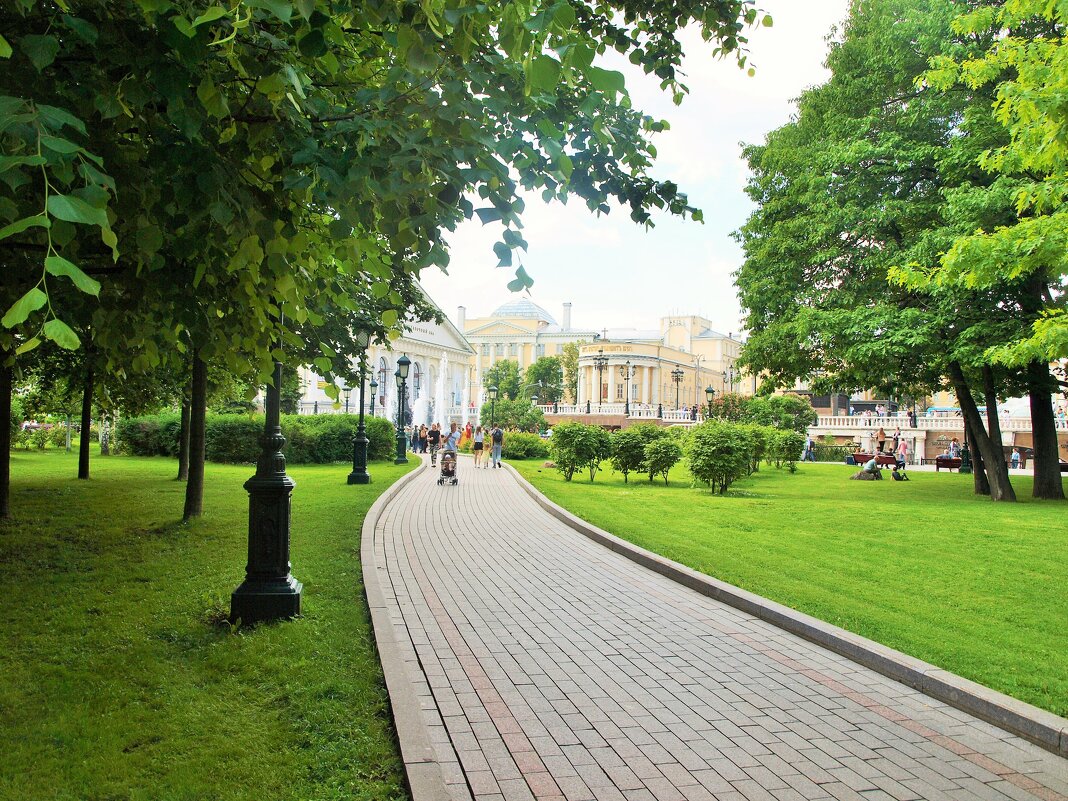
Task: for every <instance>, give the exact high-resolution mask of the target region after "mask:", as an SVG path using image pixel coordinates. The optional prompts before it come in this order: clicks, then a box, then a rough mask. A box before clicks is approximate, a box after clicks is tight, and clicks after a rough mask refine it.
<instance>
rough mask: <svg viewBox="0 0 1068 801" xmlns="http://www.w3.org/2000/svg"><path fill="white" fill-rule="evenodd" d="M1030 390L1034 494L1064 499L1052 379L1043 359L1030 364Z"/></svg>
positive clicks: (1052, 498)
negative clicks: (1052, 395) (1033, 450)
mask: <svg viewBox="0 0 1068 801" xmlns="http://www.w3.org/2000/svg"><path fill="white" fill-rule="evenodd" d="M1027 390H1028V393H1027V394H1028V398H1029V399H1030V401H1031V436H1032V437H1033V441H1034V449H1035V455H1034V462H1033V464H1034V470H1035V483H1034V489H1033V490H1032V492H1031V494H1032V495H1033V496H1034V497H1036V498H1045V499H1048V500H1064V484H1063V483H1062V481H1061V458H1060V446H1059V445H1058V443H1057V422H1056V420H1055V419H1054V417H1053V399H1052V398H1051V397H1050V395H1051V393H1052V392H1053V381H1052V377H1051V376H1050V373H1049V366H1048V365H1045V364H1042V363H1041V362H1031V363H1030V364H1028V365H1027Z"/></svg>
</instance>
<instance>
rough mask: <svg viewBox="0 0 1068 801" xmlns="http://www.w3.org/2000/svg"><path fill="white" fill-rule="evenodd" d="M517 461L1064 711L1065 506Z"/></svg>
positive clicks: (569, 492)
mask: <svg viewBox="0 0 1068 801" xmlns="http://www.w3.org/2000/svg"><path fill="white" fill-rule="evenodd" d="M540 464H541V463H540V462H513V465H514V466H515V467H517V468H518V469H519V471H520V472H521V473H522V474H523V475H525V476H526V477H527V478H528V479H530V480H531V481H532V482H533V483H534V485H535V486H536V487H538V488H539V489H540V490H542V491H543V492H544V493H545V494H546V495H547V496H548V497H549V498H551V499H552V500H554V501H556V502H557V503H559V504H561V505H562V506H565V507H566V508H568V509H569V510H571V511H572V512H574V513H575V514H577V515H579V516H580V517H582V518H584V519H585V520H588V521H590V522H591V523H594V524H595V525H597V526H600V527H601V528H603V529H605V530H607V531H610V532H612V533H613V534H616V535H618V536H620V537H623V538H625V539H627V540H629V541H631V542H633V543H635V544H636V545H640V546H641V547H643V548H647V549H649V550H651V551H656V552H657V553H660V554H663V555H664V556H667V557H669V558H671V559H673V560H675V561H678V562H681V563H683V564H685V565H688V566H690V567H692V568H694V569H696V570H700V571H702V572H704V573H707V574H709V575H712V576H715V577H717V578H720V579H723V580H724V581H728V582H730V583H732V584H735V585H737V586H740V587H744V588H745V589H747V590H750V591H752V592H755V593H759V594H760V595H763V596H765V597H767V598H771V599H773V600H775V601H778V602H780V603H783V604H786V605H788V606H791V607H793V608H795V609H799V610H801V611H803V612H807V613H808V614H810V615H813V616H815V617H818V618H821V619H823V620H826V621H828V622H830V623H834V624H835V625H838V626H842V627H843V628H846V629H849V630H850V631H854V632H856V633H858V634H861V635H863V636H865V637H869V638H871V639H873V640H877V641H878V642H881V643H884V644H886V645H889V646H891V647H893V648H897V649H899V650H901V651H904V652H905V653H908V654H912V655H913V656H916V657H919V658H920V659H924V660H926V661H929V662H932V663H934V664H935V665H938V666H940V667H943V668H946V669H948V670H951V671H953V672H955V673H959V674H961V675H963V676H966V677H967V678H969V679H972V680H974V681H977V682H980V683H982V684H985V685H987V686H989V687H993V688H995V689H997V690H1000V691H1002V692H1005V693H1008V694H1009V695H1013V696H1015V697H1017V698H1020V699H1022V700H1024V701H1027V702H1029V703H1032V704H1035V705H1037V706H1040V707H1043V708H1045V709H1048V710H1051V711H1053V712H1055V713H1057V714H1059V715H1068V591H1066V588H1068V503H1064V502H1040V501H1032V500H1031V499H1030V497H1029V496H1030V492H1031V486H1030V478H1018V477H1014V478H1013V485H1014V486H1015V488H1016V492H1017V493H1018V494H1019V496H1020V501H1021V502H1020V503H1017V504H994V503H992V502H991V501H990V500H988V499H985V498H979V497H976V496H975V495H973V494H972V491H971V483H972V480H971V477H970V476H958V475H956V474H947V473H944V472H943V473H938V474H935V473H920V472H913V473H912V474H911V478H912V480H911V481H910V482H908V483H900V482H894V481H880V482H864V481H849V480H848V478H849V476H850V475H851V474H852V473H853V471H854V470H855V468H850V467H845V466H843V465H830V464H815V465H805V466H802V467H799V469H798V472H797V473H796V474H795V475H790V474H789V473H787V472H786V471H778V470H775V469H774V468H769V467H763V468H762V469H761V471H760V472H759V473H758V474H756V475H754V476H753V477H751V478H749V479H746V480H745V481H742V482H739V483H738V484H735V485H734V486H733V487H732V488H731V490H730V491H729V492H728V494H727V495H726V496H725V497H720V496H715V495H713V494H712V493H711V492H709V491H708V490H707V489H705V488H704V487H703V485H702V487H701V488H691V487H690V477H689V474H688V473H687V472H686V470H685V469H683V468H682V467H679V468H676V470H675V471H674V472H673V474H672V476H671V478H672V483H671V486H668V487H665V486H664V485H663V483H662V482H660V483H658V484H656V485H650V484H649V483H648V482H647V480H646V479H645V478H642V477H639V478H638V480H637V481H634V480H633V477H632V483H630V484H629V485H628V484H624V483H623V478H622V476H621V475H618V474H613V473H611V472H610V471H606V472H602V473H599V474H598V477H597V481H596V483H594V484H593V485H591V484H589V483H588V481H587V480H586V479H585V478H584V477H582V476H579V475H578V474H576V476H575V479H574V481H573V482H572V483H570V484H568V483H565V482H564V480H563V477H562V476H561V475H560V474H559V473H558V472H557V471H555V470H552V469H542V468H541V467H540Z"/></svg>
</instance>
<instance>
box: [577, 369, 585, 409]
mask: <svg viewBox="0 0 1068 801" xmlns="http://www.w3.org/2000/svg"><path fill="white" fill-rule="evenodd" d="M576 372H577V376H576V377H577V378H578V386H577V387H576V388H575V404H576V405H577V404H580V403H585V402H586V368H585V367H579V368H578V370H577V371H576Z"/></svg>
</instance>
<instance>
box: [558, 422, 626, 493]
mask: <svg viewBox="0 0 1068 801" xmlns="http://www.w3.org/2000/svg"><path fill="white" fill-rule="evenodd" d="M611 451H612V440H611V438H610V437H609V434H608V432H607V431H605V430H604V429H603V428H601V427H600V426H588V425H584V424H582V423H560V424H559V425H558V426H556V427H555V428H553V435H552V437H551V439H550V444H549V452H550V454H551V455H552V459H553V461H554V462H556V469H557V470H559V471H560V472H561V473H563V474H564V480H565V481H570V480H571V478H572V476H574V475H575V471H576V470H581V469H586V470H589V471H590V481H591V482H592V481H593V479H594V476H596V475H597V470H598V469H599V468H600V466H601V462H602V461H603V460H604V459H607V458H608V457H609V456H610V455H611Z"/></svg>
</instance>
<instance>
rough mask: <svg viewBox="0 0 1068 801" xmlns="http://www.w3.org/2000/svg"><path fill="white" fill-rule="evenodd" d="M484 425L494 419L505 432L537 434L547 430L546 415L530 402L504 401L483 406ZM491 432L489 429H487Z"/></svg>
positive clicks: (499, 400) (498, 400)
mask: <svg viewBox="0 0 1068 801" xmlns="http://www.w3.org/2000/svg"><path fill="white" fill-rule="evenodd" d="M481 413H482V417H481V418H480V419H481V420H482V421H483V423H485V422H487V421H489V420H490V419H491V417H492V419H493V420H494V421H495V422H496V423H497V425H499V426H500V427H501V428H502V429H504V430H505V431H528V432H536V431H541V430H542V429H544V428H545V414H544V413H543V412H542V410H541V409H539V408H537V407H536V406H532V405H531V403H530V401H528V400H514V401H513V400H504V399H502V398H497V403H496V405H494V404H493V403H483V404H482V410H481ZM486 430H487V431H488V430H489V429H488V427H487V429H486Z"/></svg>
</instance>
